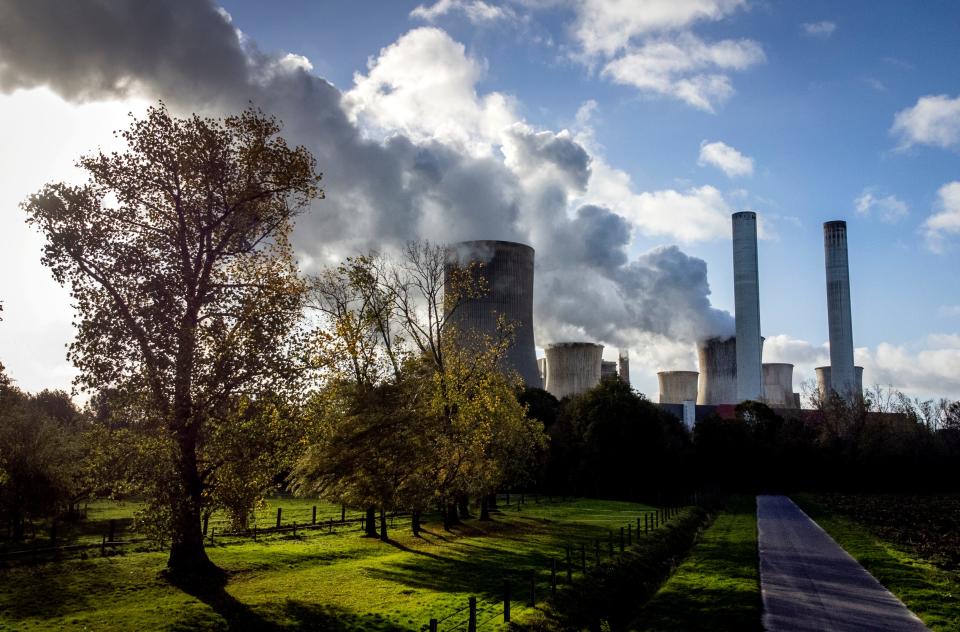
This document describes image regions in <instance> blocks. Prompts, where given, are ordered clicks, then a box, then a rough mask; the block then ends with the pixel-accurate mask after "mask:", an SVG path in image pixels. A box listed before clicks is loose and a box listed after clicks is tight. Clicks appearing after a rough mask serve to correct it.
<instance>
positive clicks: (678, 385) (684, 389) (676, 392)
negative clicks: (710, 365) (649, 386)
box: [657, 371, 700, 404]
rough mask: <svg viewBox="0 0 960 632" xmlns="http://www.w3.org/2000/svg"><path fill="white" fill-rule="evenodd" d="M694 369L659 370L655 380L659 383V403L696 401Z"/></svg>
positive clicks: (696, 375)
mask: <svg viewBox="0 0 960 632" xmlns="http://www.w3.org/2000/svg"><path fill="white" fill-rule="evenodd" d="M699 375H700V374H699V373H697V372H696V371H660V372H659V373H657V382H659V384H660V399H659V402H660V403H661V404H682V403H684V402H696V401H697V378H698V377H699Z"/></svg>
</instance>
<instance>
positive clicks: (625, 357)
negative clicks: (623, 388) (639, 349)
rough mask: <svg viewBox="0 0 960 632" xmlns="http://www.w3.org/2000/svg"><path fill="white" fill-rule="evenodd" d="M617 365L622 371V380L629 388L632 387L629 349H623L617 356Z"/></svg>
mask: <svg viewBox="0 0 960 632" xmlns="http://www.w3.org/2000/svg"><path fill="white" fill-rule="evenodd" d="M617 363H618V364H619V369H620V379H621V380H623V383H624V384H626V385H627V386H630V352H629V351H628V350H627V349H621V350H620V353H619V354H617Z"/></svg>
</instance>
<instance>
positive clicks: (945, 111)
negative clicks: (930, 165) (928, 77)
mask: <svg viewBox="0 0 960 632" xmlns="http://www.w3.org/2000/svg"><path fill="white" fill-rule="evenodd" d="M890 131H891V132H892V133H893V134H895V135H897V136H899V137H900V147H901V149H905V148H907V147H910V146H912V145H933V146H934V147H942V148H944V149H958V148H960V97H957V98H955V99H951V98H950V97H948V96H947V95H945V94H938V95H928V96H925V97H920V98H919V99H917V104H916V105H914V106H913V107H909V108H906V109H904V110H900V111H899V112H897V114H896V116H895V117H894V119H893V127H892V128H891V130H890Z"/></svg>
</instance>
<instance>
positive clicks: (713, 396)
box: [697, 336, 739, 405]
mask: <svg viewBox="0 0 960 632" xmlns="http://www.w3.org/2000/svg"><path fill="white" fill-rule="evenodd" d="M697 356H698V357H699V359H700V378H699V384H698V388H697V403H698V404H713V405H716V404H736V403H737V402H738V401H739V400H738V399H737V338H736V336H730V337H729V338H708V339H707V340H702V341H700V342H698V343H697Z"/></svg>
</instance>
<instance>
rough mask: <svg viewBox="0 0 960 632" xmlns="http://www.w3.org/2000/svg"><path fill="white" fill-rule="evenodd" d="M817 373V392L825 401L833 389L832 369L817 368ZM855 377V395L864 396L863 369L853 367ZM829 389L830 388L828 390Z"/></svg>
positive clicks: (825, 367) (826, 367)
mask: <svg viewBox="0 0 960 632" xmlns="http://www.w3.org/2000/svg"><path fill="white" fill-rule="evenodd" d="M816 372H817V392H818V393H819V394H820V399H825V398H826V397H827V392H828V390H829V388H833V387H832V386H831V385H832V384H833V382H832V375H831V374H832V373H833V371H832V367H829V366H818V367H817V368H816ZM853 375H854V386H853V388H854V390H853V394H854V395H863V367H862V366H855V367H853ZM828 387H829V388H828Z"/></svg>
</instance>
